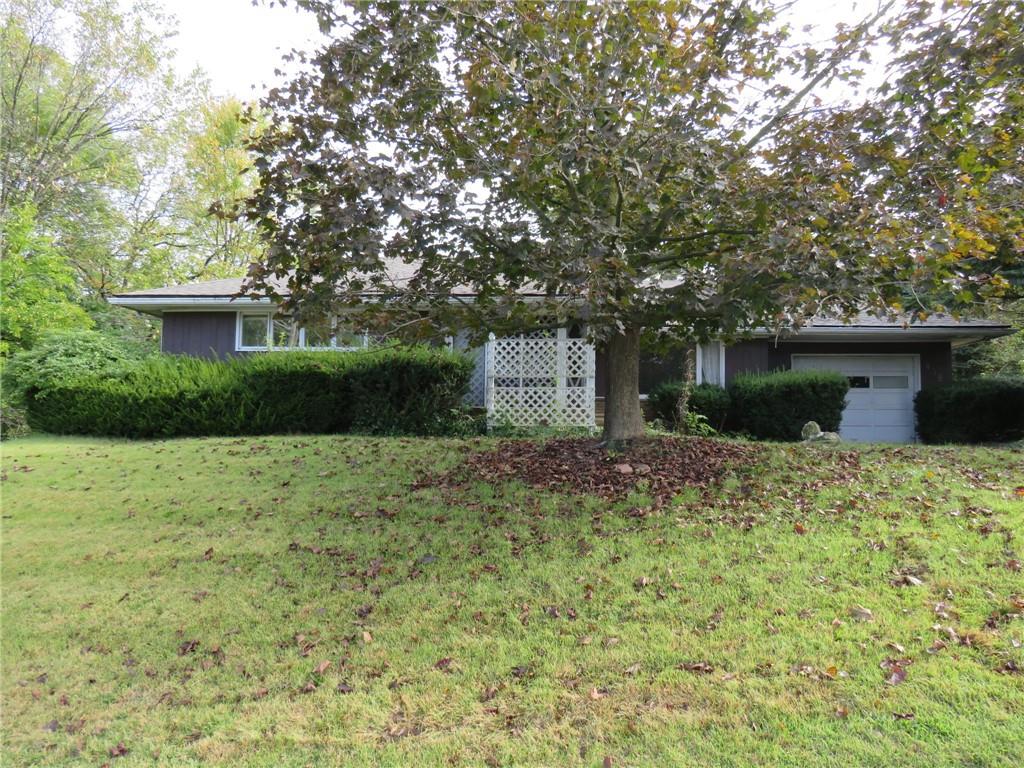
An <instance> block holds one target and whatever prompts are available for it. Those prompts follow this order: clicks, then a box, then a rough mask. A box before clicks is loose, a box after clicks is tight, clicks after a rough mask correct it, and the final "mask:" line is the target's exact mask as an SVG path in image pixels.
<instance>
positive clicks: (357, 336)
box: [334, 325, 365, 347]
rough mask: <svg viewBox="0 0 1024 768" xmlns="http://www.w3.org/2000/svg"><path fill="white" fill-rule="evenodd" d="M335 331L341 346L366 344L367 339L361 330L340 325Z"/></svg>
mask: <svg viewBox="0 0 1024 768" xmlns="http://www.w3.org/2000/svg"><path fill="white" fill-rule="evenodd" d="M334 333H335V338H336V339H337V343H338V346H339V347H363V346H365V339H364V336H363V334H362V332H361V331H353V330H352V329H351V328H345V327H343V326H340V325H339V326H338V328H337V329H336V330H335V332H334Z"/></svg>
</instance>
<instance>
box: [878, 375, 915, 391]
mask: <svg viewBox="0 0 1024 768" xmlns="http://www.w3.org/2000/svg"><path fill="white" fill-rule="evenodd" d="M872 383H873V384H874V387H875V389H907V388H908V387H910V378H909V377H907V376H875V379H874V381H873V382H872Z"/></svg>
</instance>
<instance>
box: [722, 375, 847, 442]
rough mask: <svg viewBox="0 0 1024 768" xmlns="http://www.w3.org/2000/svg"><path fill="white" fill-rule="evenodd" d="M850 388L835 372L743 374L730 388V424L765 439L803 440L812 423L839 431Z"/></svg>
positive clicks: (827, 429) (831, 430) (841, 376)
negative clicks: (805, 429)
mask: <svg viewBox="0 0 1024 768" xmlns="http://www.w3.org/2000/svg"><path fill="white" fill-rule="evenodd" d="M849 388H850V384H849V382H848V381H847V379H846V377H845V376H843V375H842V374H840V373H836V372H834V371H777V372H775V373H755V374H741V375H739V376H737V377H736V378H735V379H733V381H732V382H731V383H730V385H729V395H730V397H731V399H732V411H731V414H732V415H731V417H730V424H731V425H733V426H735V428H737V429H739V430H741V431H744V432H748V433H749V434H750V435H752V436H753V437H757V438H761V439H764V440H799V439H800V430H801V429H802V428H803V426H804V424H806V423H807V422H808V421H816V422H818V424H819V425H820V426H821V428H822V429H823V430H825V431H829V432H835V431H837V430H838V429H839V422H840V420H841V419H842V417H843V408H844V407H845V406H846V393H847V391H848V390H849Z"/></svg>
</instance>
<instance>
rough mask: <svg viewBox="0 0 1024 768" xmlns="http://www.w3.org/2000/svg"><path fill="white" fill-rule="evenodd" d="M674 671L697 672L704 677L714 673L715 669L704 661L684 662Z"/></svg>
mask: <svg viewBox="0 0 1024 768" xmlns="http://www.w3.org/2000/svg"><path fill="white" fill-rule="evenodd" d="M676 669H682V670H685V671H687V672H698V673H700V674H704V675H710V674H711V673H712V672H714V671H715V668H714V667H713V666H711V665H710V664H708V663H707V662H706V661H684V662H683V663H682V664H679V665H677V666H676Z"/></svg>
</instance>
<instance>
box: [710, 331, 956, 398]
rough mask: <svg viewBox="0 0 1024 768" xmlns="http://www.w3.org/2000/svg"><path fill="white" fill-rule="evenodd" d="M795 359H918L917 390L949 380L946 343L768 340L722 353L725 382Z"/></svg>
mask: <svg viewBox="0 0 1024 768" xmlns="http://www.w3.org/2000/svg"><path fill="white" fill-rule="evenodd" d="M794 354H798V355H886V354H888V355H901V354H902V355H920V356H921V388H922V389H926V388H928V387H935V386H939V385H941V384H948V383H949V382H951V381H952V380H953V355H952V350H951V348H950V344H949V342H948V341H925V342H877V341H876V342H850V341H846V342H817V341H784V342H779V343H778V344H776V343H775V342H774V341H773V340H772V339H755V340H753V341H741V342H739V343H737V344H733V345H732V346H729V347H726V350H725V381H726V383H727V384H728V383H729V382H730V381H732V379H733V377H734V376H736V374H738V373H746V372H767V371H774V370H778V369H780V368H781V369H788V368H790V367H791V356H792V355H794Z"/></svg>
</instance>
